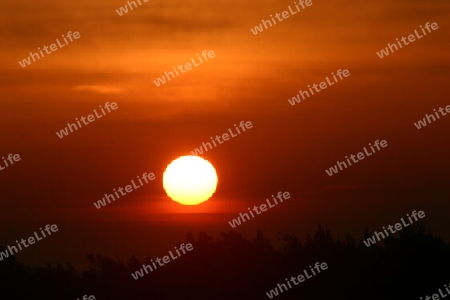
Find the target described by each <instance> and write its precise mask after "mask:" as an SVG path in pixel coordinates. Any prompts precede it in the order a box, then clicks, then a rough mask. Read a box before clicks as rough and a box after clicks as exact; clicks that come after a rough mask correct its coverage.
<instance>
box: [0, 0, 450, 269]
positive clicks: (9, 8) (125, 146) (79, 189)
mask: <svg viewBox="0 0 450 300" xmlns="http://www.w3.org/2000/svg"><path fill="white" fill-rule="evenodd" d="M125 4H126V1H122V0H120V1H117V0H114V1H95V2H92V1H86V0H79V1H75V2H74V1H62V0H60V1H53V0H51V1H49V0H43V1H38V2H29V1H23V0H19V1H17V0H15V1H11V0H3V1H2V3H1V4H0V8H1V9H0V34H1V38H2V50H3V55H2V56H1V58H0V62H1V64H0V68H1V72H0V76H1V80H0V88H1V95H2V97H1V98H0V137H1V143H0V155H1V156H4V155H8V154H9V153H13V154H14V153H18V154H20V156H21V157H22V160H21V161H20V162H18V163H16V164H15V165H13V166H11V167H8V168H7V169H6V170H3V171H1V172H0V189H1V197H0V199H1V210H0V226H1V230H0V244H3V245H9V244H12V243H13V242H14V241H15V240H16V239H18V238H25V237H28V236H30V235H31V234H32V232H33V231H34V230H37V229H38V227H40V226H43V225H45V224H53V223H55V224H57V225H58V227H59V228H60V230H59V231H58V233H57V234H55V235H54V236H52V237H51V238H49V239H46V240H45V241H44V242H41V243H38V244H36V245H34V246H33V249H31V248H30V249H27V250H26V251H23V252H21V253H19V255H18V256H19V258H21V259H23V260H24V261H26V262H33V263H42V262H46V261H52V262H54V261H66V260H68V261H74V262H80V261H83V258H84V255H85V254H87V253H91V252H101V253H103V254H105V255H112V256H115V257H129V256H131V255H132V254H137V255H138V256H140V257H144V256H149V255H161V253H165V252H167V249H171V248H172V247H173V245H174V244H176V242H177V241H180V240H181V239H182V237H183V236H184V234H185V233H186V232H187V231H188V230H194V231H198V230H203V231H206V232H212V233H215V232H218V231H228V230H230V226H229V225H228V223H227V222H228V221H230V220H231V219H232V218H234V217H236V216H237V214H238V213H239V212H243V211H246V210H247V207H249V206H253V205H258V204H261V203H263V202H264V201H265V199H266V198H267V197H270V195H271V194H273V193H276V192H278V191H289V192H290V193H291V194H292V195H293V198H291V199H290V200H289V201H288V202H285V203H283V204H282V205H280V206H277V208H274V209H272V210H269V211H268V212H266V213H264V214H263V215H261V216H258V217H257V218H255V219H253V220H251V221H250V222H247V223H245V225H241V227H242V228H238V229H237V231H238V232H240V233H243V234H246V235H249V236H250V235H252V234H254V232H255V230H256V229H258V228H261V229H263V231H264V232H267V234H268V235H269V236H271V237H275V236H276V233H277V232H278V230H283V231H286V232H295V233H299V234H301V235H302V234H305V233H306V232H308V231H311V230H313V229H314V228H315V226H316V225H317V223H318V222H322V223H325V222H326V223H328V224H330V225H331V228H332V230H333V231H334V232H335V233H337V234H344V233H347V232H352V233H354V234H355V235H357V236H358V237H360V235H361V233H362V230H363V228H364V227H365V226H368V227H369V231H374V230H377V229H379V228H380V227H381V226H385V225H388V224H391V223H392V224H393V223H395V222H397V220H399V219H400V218H401V217H404V216H405V215H406V213H410V212H411V211H413V210H424V211H425V213H426V218H425V219H424V221H425V223H426V225H427V226H428V228H429V229H430V230H431V231H433V232H435V233H437V234H442V235H444V237H445V238H446V239H449V238H450V231H449V230H448V229H446V228H444V227H443V226H442V224H443V223H444V221H445V220H447V208H450V207H449V205H448V204H447V203H446V201H447V199H448V197H449V194H450V193H449V190H448V187H449V180H450V175H449V172H448V169H449V168H450V162H449V159H448V153H450V142H449V141H448V134H449V128H450V117H443V118H441V119H440V120H439V121H437V122H433V124H431V125H429V126H427V127H426V128H424V129H420V130H417V129H416V128H415V127H414V125H413V123H414V122H417V121H418V120H419V119H423V118H424V115H425V114H426V113H428V114H429V113H431V112H432V111H433V109H435V108H439V107H444V106H446V105H450V99H449V98H448V92H449V90H450V89H449V85H448V83H447V81H448V78H449V77H448V76H449V74H450V72H449V70H450V69H449V68H450V57H449V55H448V49H449V46H450V39H448V36H449V33H450V30H449V26H450V18H449V13H450V3H449V2H448V1H445V0H438V1H427V2H424V1H416V0H414V1H411V0H409V1H406V0H400V1H387V0H383V1H376V2H374V1H368V2H364V1H350V0H337V1H314V0H313V5H312V6H311V7H308V8H307V9H306V10H304V11H302V12H300V13H299V14H296V15H295V16H291V17H290V18H289V19H287V20H284V21H283V22H280V23H279V24H277V25H275V26H274V27H272V28H270V29H267V30H264V31H263V33H260V34H258V35H256V36H255V35H253V34H252V33H251V32H250V28H253V27H254V26H257V25H259V24H260V22H261V19H267V18H268V17H269V15H270V14H274V13H276V12H279V13H281V12H282V11H284V10H286V9H287V7H288V6H289V5H293V1H286V0H283V1H266V0H264V1H254V0H249V1H245V2H243V1H236V0H228V1H223V0H219V1H214V2H211V1H161V0H150V1H149V2H147V3H143V4H142V6H140V7H138V8H136V9H134V10H133V11H131V12H129V13H127V14H125V15H123V16H121V17H120V16H119V15H117V13H116V12H115V10H116V9H118V8H119V7H121V6H123V5H125ZM426 22H437V23H438V24H439V29H438V30H437V31H432V32H431V33H430V34H429V35H427V36H425V37H423V38H422V39H420V40H418V41H415V42H414V43H411V44H410V45H408V46H405V47H403V49H401V50H399V51H396V52H395V53H393V54H391V55H389V56H388V57H386V58H383V59H380V58H379V57H378V56H377V55H376V52H377V51H380V50H381V49H383V48H385V47H386V45H387V43H393V42H394V41H395V38H401V37H402V36H407V35H409V34H411V33H413V31H414V30H415V29H419V28H420V25H424V24H425V23H426ZM355 24H358V26H355ZM68 31H78V32H80V35H81V38H80V39H78V40H75V41H74V42H72V43H70V44H69V45H67V46H66V47H64V48H63V49H59V50H58V51H56V52H54V53H52V54H49V55H46V56H45V57H44V58H42V59H41V60H39V61H37V62H34V63H32V64H31V65H30V66H27V67H26V68H21V67H20V66H19V64H18V61H20V60H22V59H24V58H26V57H27V56H28V55H29V53H30V51H33V52H34V51H36V50H37V47H41V48H42V47H43V46H44V45H50V44H52V43H54V41H55V40H56V38H59V37H61V35H62V34H66V33H67V32H68ZM203 50H213V51H214V52H215V53H216V56H215V58H213V59H210V60H209V61H207V62H205V63H204V64H202V65H201V66H199V67H196V68H194V69H193V70H191V71H189V72H187V73H185V74H182V75H181V76H179V77H176V78H175V79H173V80H171V81H170V82H168V83H166V84H164V85H162V86H160V87H156V86H155V85H154V83H153V80H155V79H156V78H157V77H160V76H162V75H163V73H164V72H165V71H170V70H172V66H173V65H178V64H184V63H186V62H188V61H190V58H191V57H195V56H196V53H201V52H202V51H203ZM337 69H348V70H349V71H350V74H351V75H350V77H348V78H346V79H345V80H343V81H341V82H339V83H337V84H335V85H333V86H332V87H329V88H328V89H326V90H325V91H322V92H321V93H319V94H317V95H314V96H313V97H311V98H309V99H307V100H305V101H302V102H301V103H300V104H297V105H295V106H294V107H292V106H290V105H289V104H288V102H287V99H289V98H291V97H293V96H294V95H296V94H297V93H298V90H299V89H302V90H304V89H306V86H307V85H308V84H312V83H319V82H320V81H322V80H323V79H324V78H325V77H326V76H329V75H330V74H331V72H335V71H336V70H337ZM108 101H109V102H113V101H114V102H117V103H118V106H119V108H118V109H117V110H116V111H114V112H112V113H111V114H108V115H107V116H105V117H104V118H102V119H99V120H96V121H95V122H94V123H92V124H90V125H87V126H83V128H81V129H80V130H78V131H76V132H74V133H71V134H69V136H67V137H65V138H63V139H59V138H58V137H57V136H56V134H55V132H56V131H59V130H60V129H62V128H64V127H65V126H66V125H67V123H68V122H73V121H74V119H75V118H79V117H81V116H87V115H88V114H90V113H91V112H92V110H93V109H95V108H97V107H98V106H99V105H103V104H104V103H106V102H108ZM242 120H244V121H251V122H252V123H253V125H254V126H253V128H252V129H251V130H248V131H247V132H246V133H244V134H241V135H239V136H238V137H236V138H233V139H231V140H230V141H228V142H226V143H225V144H223V145H220V146H219V147H217V148H214V149H213V150H210V151H208V152H207V153H206V154H205V155H204V156H203V157H204V158H206V159H208V160H209V161H210V162H211V163H213V165H214V166H215V167H216V169H217V172H218V176H219V185H218V189H217V192H216V194H215V195H214V196H213V198H212V199H211V200H210V201H208V202H207V203H205V204H204V205H201V206H198V207H184V206H179V205H178V204H176V203H173V202H172V201H170V200H169V199H168V198H167V197H166V196H165V193H164V190H163V189H162V173H163V171H164V169H165V167H166V166H167V164H168V163H170V162H171V161H172V160H173V159H175V158H177V157H179V156H182V155H189V154H190V151H191V150H193V149H194V148H196V147H198V146H199V145H200V144H201V143H202V142H206V141H208V140H209V137H210V136H215V135H217V134H218V135H221V134H222V133H224V132H226V131H227V130H228V128H232V127H233V124H235V123H237V122H240V121H242ZM377 139H381V140H382V139H385V140H387V142H388V144H389V146H388V147H387V148H384V149H383V150H382V151H380V152H379V153H376V154H375V155H373V156H371V157H370V158H367V159H365V160H364V161H363V162H361V163H359V164H356V165H354V166H352V167H351V168H348V169H346V170H345V171H342V172H339V173H338V174H337V175H334V176H332V177H329V176H328V175H326V173H325V171H324V170H325V169H327V168H329V167H331V166H333V165H334V164H335V163H336V161H337V160H342V159H343V158H344V157H345V155H349V154H352V153H353V154H356V153H357V152H359V151H361V149H362V148H363V147H364V146H367V145H368V143H372V142H374V141H375V140H377ZM144 172H153V173H155V175H156V180H155V181H153V182H150V183H149V184H147V185H145V186H144V187H143V188H140V189H138V190H136V191H133V192H132V193H131V194H129V195H127V196H125V197H123V198H120V199H119V200H117V201H116V202H114V203H113V204H110V205H108V206H107V207H104V208H102V209H100V210H97V209H95V207H94V206H93V205H92V203H93V202H94V201H96V200H98V199H100V198H101V197H102V196H103V194H104V193H107V192H110V191H111V190H112V189H113V188H117V187H119V186H121V187H124V186H125V185H126V184H127V183H128V182H129V181H130V180H131V179H133V178H135V177H136V176H137V175H141V174H143V173H144ZM68 249H71V250H68Z"/></svg>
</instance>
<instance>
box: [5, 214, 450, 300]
mask: <svg viewBox="0 0 450 300" xmlns="http://www.w3.org/2000/svg"><path fill="white" fill-rule="evenodd" d="M279 236H280V240H281V242H282V243H283V246H282V248H280V249H274V247H273V246H272V244H271V242H270V241H269V240H268V239H266V238H265V237H264V235H263V233H262V232H261V231H257V233H256V237H255V238H253V239H251V240H247V239H245V238H244V237H242V236H241V235H240V234H238V233H236V232H234V231H230V232H229V233H221V235H220V237H217V238H215V237H212V236H210V235H208V234H206V233H204V232H200V233H198V234H197V236H196V237H195V236H194V235H193V234H192V233H188V234H186V236H185V240H184V243H192V244H193V246H194V249H193V250H192V251H191V252H188V253H187V254H185V255H182V256H181V257H179V258H178V259H176V260H174V261H171V262H170V263H168V264H167V265H165V266H163V267H158V269H157V270H155V271H154V272H151V273H149V274H147V275H145V276H144V277H142V278H139V279H138V280H135V279H133V278H132V277H131V273H132V272H135V271H137V270H139V269H140V268H141V267H142V264H143V263H147V264H149V259H147V260H145V261H139V260H138V259H136V258H135V257H132V258H130V259H129V260H128V261H127V262H122V261H120V260H114V259H111V258H108V257H103V256H102V255H101V254H98V255H92V254H91V255H88V256H87V260H88V262H89V269H87V270H83V271H77V270H76V269H75V268H74V267H73V266H71V265H70V264H67V265H60V264H57V265H56V266H51V265H47V266H46V267H29V266H25V265H24V264H22V263H20V262H19V261H18V260H17V259H16V258H15V257H9V258H7V259H5V260H3V261H1V262H0V299H2V300H3V299H7V300H9V299H19V300H21V299H27V300H31V299H39V300H41V299H55V300H56V299H58V300H62V299H74V300H75V299H77V298H80V299H81V297H82V296H83V295H94V296H95V297H96V299H107V300H115V299H127V300H128V299H131V300H141V299H142V300H144V299H145V300H149V299H227V300H229V299H269V298H268V297H267V295H266V292H269V291H270V290H271V289H274V288H275V287H276V286H277V284H278V283H285V278H288V279H290V278H291V277H292V276H294V277H297V276H298V275H300V274H302V272H303V270H304V269H308V270H309V266H310V265H314V264H315V263H316V262H326V263H327V265H328V269H327V270H325V271H322V272H321V273H320V274H318V275H316V276H314V277H313V278H311V279H307V280H306V281H304V282H302V283H300V284H299V285H297V286H294V285H293V284H292V285H293V287H292V288H291V289H289V290H288V291H284V292H283V293H282V294H280V295H279V296H277V297H275V299H350V300H352V299H358V300H362V299H364V300H371V299H383V300H386V299H420V297H423V296H425V295H432V294H434V293H436V292H437V290H438V288H442V287H443V285H444V284H446V283H449V282H450V272H449V271H448V270H450V250H449V244H447V243H445V242H444V241H443V239H442V238H440V237H436V236H434V235H433V234H430V233H426V232H425V226H424V225H423V223H415V224H414V225H412V226H410V227H407V228H404V229H403V230H401V231H400V232H399V234H398V235H395V236H390V237H388V238H386V239H385V240H384V241H382V242H379V243H378V244H377V245H375V246H374V245H372V246H370V247H367V246H365V245H364V244H363V243H362V240H359V241H357V240H356V239H355V238H353V237H352V236H351V235H346V236H345V237H344V238H343V239H340V238H339V237H338V238H334V237H333V236H332V234H331V231H330V229H329V228H328V227H327V226H321V225H319V226H318V228H317V230H316V231H315V232H314V234H312V235H308V236H307V237H306V239H304V240H301V239H300V238H299V237H297V236H295V235H293V234H281V233H280V235H279ZM369 236H370V235H369V233H368V232H367V230H365V231H364V233H363V238H364V239H366V238H368V237H369ZM4 250H5V248H4V247H0V251H4Z"/></svg>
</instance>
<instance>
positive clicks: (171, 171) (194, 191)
mask: <svg viewBox="0 0 450 300" xmlns="http://www.w3.org/2000/svg"><path fill="white" fill-rule="evenodd" d="M163 186H164V189H165V190H166V193H167V195H168V196H169V197H170V198H171V199H172V200H173V201H175V202H178V203H180V204H184V205H197V204H200V203H202V202H205V201H206V200H208V199H209V198H211V196H212V195H213V194H214V192H215V191H216V187H217V173H216V169H214V167H213V165H212V164H211V163H210V162H208V161H207V160H205V159H203V158H201V157H198V156H192V155H190V156H181V157H179V158H177V159H175V160H174V161H172V162H171V163H170V164H169V165H168V166H167V168H166V171H165V172H164V175H163Z"/></svg>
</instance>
